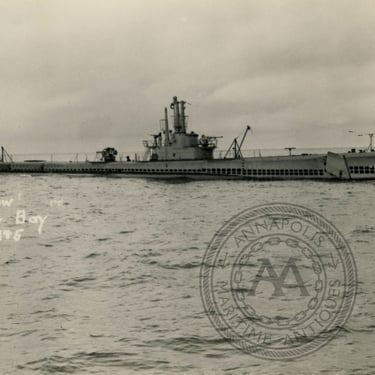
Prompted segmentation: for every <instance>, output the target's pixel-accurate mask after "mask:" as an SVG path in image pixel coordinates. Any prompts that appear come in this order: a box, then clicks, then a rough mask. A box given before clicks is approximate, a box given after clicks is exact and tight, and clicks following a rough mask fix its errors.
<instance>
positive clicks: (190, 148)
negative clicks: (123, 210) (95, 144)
mask: <svg viewBox="0 0 375 375" xmlns="http://www.w3.org/2000/svg"><path fill="white" fill-rule="evenodd" d="M169 107H170V109H171V110H172V112H173V126H170V124H169V121H168V108H164V119H163V120H162V127H161V131H160V132H158V133H157V134H154V135H153V136H152V139H151V140H146V141H143V146H144V149H145V152H144V155H143V157H142V159H140V158H138V157H137V158H134V160H131V159H130V157H127V158H126V160H117V157H118V152H117V150H116V149H115V148H113V147H106V148H104V149H103V150H101V151H98V152H97V158H96V160H93V161H89V160H86V161H70V162H68V161H67V162H62V161H46V160H37V159H32V160H25V161H22V162H18V161H14V160H13V158H12V156H11V155H10V154H8V152H7V151H6V150H5V148H4V147H2V148H1V159H0V173H2V174H12V173H23V174H41V173H44V174H67V175H73V174H92V175H103V174H107V175H108V174H111V175H120V176H122V177H145V178H190V179H202V180H203V179H242V180H243V179H247V180H301V179H302V180H343V181H348V180H372V179H375V151H374V149H373V147H372V135H373V134H369V135H370V145H369V147H368V149H366V150H360V152H358V151H357V150H356V149H351V150H349V151H348V152H347V153H335V152H327V153H325V154H301V155H296V154H294V155H292V152H291V151H292V149H293V148H287V149H289V155H283V156H261V155H259V156H254V157H244V155H243V153H242V145H243V143H244V140H245V138H246V136H247V134H248V132H249V130H251V128H250V126H247V127H246V129H245V131H244V134H243V136H242V139H241V140H239V139H238V138H239V137H237V138H235V139H234V140H233V142H232V144H231V146H230V147H229V149H228V151H227V152H226V153H225V155H224V156H223V157H214V150H215V149H216V148H217V144H218V138H221V137H216V136H206V135H201V136H199V135H198V134H197V133H195V132H194V131H188V129H187V115H186V102H185V101H183V100H178V98H177V97H176V96H174V97H173V101H172V103H171V104H170V106H169Z"/></svg>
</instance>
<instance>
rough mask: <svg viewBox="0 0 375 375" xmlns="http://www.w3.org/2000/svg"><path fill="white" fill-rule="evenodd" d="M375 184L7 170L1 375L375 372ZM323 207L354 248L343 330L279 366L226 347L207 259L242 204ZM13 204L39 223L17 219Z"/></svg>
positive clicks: (0, 255) (0, 264)
mask: <svg viewBox="0 0 375 375" xmlns="http://www.w3.org/2000/svg"><path fill="white" fill-rule="evenodd" d="M374 187H375V182H361V183H358V182H357V183H355V182H347V183H339V182H337V183H336V182H311V181H309V182H307V181H305V182H304V181H300V182H299V181H279V182H270V181H267V182H262V181H256V182H249V181H204V182H199V181H198V182H197V181H195V182H182V181H174V182H164V181H157V180H143V179H126V178H114V177H113V178H111V177H90V176H74V177H69V176H58V175H56V176H55V175H54V176H48V175H42V176H33V177H31V176H26V175H24V176H22V175H9V176H5V175H4V176H2V185H1V189H0V198H2V199H4V198H11V197H13V198H14V201H13V202H12V205H11V207H0V217H1V218H2V219H3V220H2V221H0V229H3V230H4V229H9V230H11V231H12V233H13V232H14V231H15V230H16V229H18V228H24V230H25V231H24V232H23V233H22V238H21V240H20V241H18V242H16V241H14V240H6V239H4V238H3V240H2V241H1V242H0V246H1V247H0V249H1V251H0V286H1V288H0V296H1V305H0V314H1V315H0V316H1V325H0V348H1V350H0V373H1V374H50V373H72V374H140V373H141V374H171V373H186V374H253V373H254V374H255V373H256V374H321V373H322V374H374V373H375V360H374V356H373V345H374V342H375V340H374V337H375V336H374V331H375V323H374V317H375V277H374V271H373V270H374V269H375V260H374V259H375V257H374V255H373V252H374V249H373V241H374V239H375V224H374V223H375V220H374V219H375V212H374V208H373V202H374V199H375V189H374ZM276 201H279V202H289V203H296V204H301V205H304V206H307V207H309V208H311V209H314V210H316V211H318V212H320V213H321V214H322V215H324V216H325V217H326V218H328V219H329V220H330V221H332V222H333V223H334V224H335V225H336V226H337V227H338V228H339V229H340V231H341V232H342V233H343V235H344V236H345V237H346V239H347V240H348V242H349V244H350V246H351V248H352V250H353V253H354V256H355V259H356V262H357V267H358V276H359V283H358V296H357V302H356V305H355V308H354V311H353V313H352V316H351V318H350V320H349V321H348V323H347V324H346V326H345V329H344V330H342V331H341V332H340V333H339V335H338V336H337V337H336V338H335V339H334V340H333V341H331V342H330V343H329V344H328V345H326V346H325V347H324V348H323V349H321V350H319V351H318V352H316V353H314V354H312V355H309V356H307V357H304V358H302V359H300V360H295V361H288V362H272V361H266V360H261V359H256V358H254V357H252V356H249V355H246V354H243V353H242V352H239V351H238V350H236V349H234V348H233V347H232V346H231V345H229V344H228V343H227V342H225V341H224V340H223V339H222V338H221V337H220V336H219V334H218V333H217V332H216V331H215V329H214V328H213V327H212V326H211V324H210V322H209V320H208V318H207V316H206V315H205V313H204V311H203V307H202V303H201V299H200V292H199V271H200V262H201V259H202V257H203V254H204V251H205V249H206V247H207V244H208V242H209V241H210V239H211V237H212V236H213V234H214V232H215V231H216V230H217V229H218V228H219V227H220V226H221V225H222V224H223V223H224V222H225V221H226V220H227V219H229V218H230V217H231V216H233V215H235V214H236V213H238V212H239V211H241V210H243V209H244V208H247V207H251V206H254V205H257V204H262V203H271V202H276ZM18 209H25V212H26V215H27V217H28V216H29V215H33V216H38V215H40V216H42V217H44V216H46V215H47V216H48V217H47V219H46V220H45V223H44V226H43V227H42V228H41V234H39V233H38V227H39V226H38V223H35V224H34V223H25V224H23V225H22V224H20V225H15V214H16V211H17V210H18Z"/></svg>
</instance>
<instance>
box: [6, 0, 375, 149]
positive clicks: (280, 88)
mask: <svg viewBox="0 0 375 375" xmlns="http://www.w3.org/2000/svg"><path fill="white" fill-rule="evenodd" d="M374 21H375V7H374V6H373V3H372V2H371V1H365V0H361V1H358V2H354V1H345V0H340V1H336V0H332V1H325V0H321V1H296V0H290V1H281V0H279V1H260V0H258V1H241V0H237V1H233V2H230V3H229V2H227V1H224V0H216V1H208V0H205V1H202V0H193V1H189V2H183V1H171V0H158V1H147V0H137V1H135V0H128V1H120V0H107V1H99V0H74V1H73V0H65V1H62V0H54V1H50V2H36V1H27V0H25V1H21V0H16V1H12V2H3V3H2V4H1V5H0V25H1V26H0V28H1V32H0V45H1V49H2V53H1V57H2V58H1V59H0V73H1V76H2V85H1V87H0V100H1V103H2V110H1V111H0V121H1V128H2V142H3V144H4V145H5V146H6V147H7V148H8V149H10V150H11V151H12V152H21V151H24V150H27V151H30V152H31V151H41V150H43V151H45V152H52V151H56V150H58V151H69V152H70V151H72V152H73V151H75V152H78V151H80V150H84V151H95V150H96V149H98V148H99V147H101V146H103V147H104V146H105V145H106V144H108V145H113V146H115V147H117V148H118V149H119V150H124V151H125V150H132V151H133V150H139V149H140V148H142V145H141V140H142V139H144V138H145V137H147V136H148V135H149V134H151V133H154V132H155V131H157V130H158V129H159V118H161V117H162V116H163V108H164V106H168V105H169V101H170V100H171V98H172V96H173V95H178V96H179V97H181V98H184V99H186V100H188V101H189V102H191V103H192V104H193V105H192V106H191V107H190V106H189V107H188V111H189V114H190V119H189V120H190V126H192V127H193V128H194V130H196V131H200V132H202V133H205V134H215V135H218V134H222V135H224V136H225V137H226V140H225V141H224V144H226V143H230V138H232V137H234V136H236V135H237V134H238V133H240V132H242V129H243V127H244V126H245V125H246V124H247V123H251V124H252V125H253V127H254V128H255V132H256V133H257V136H258V138H259V141H260V143H262V145H264V146H268V147H284V146H285V145H286V144H289V143H290V142H291V139H292V141H293V144H294V145H295V146H298V147H307V146H311V147H314V146H315V147H317V146H322V147H325V146H329V145H332V146H340V145H348V143H350V142H352V139H348V137H347V129H348V128H353V127H357V128H358V129H360V131H369V130H373V119H374V115H375V113H374V112H375V110H374V105H373V103H374V93H375V79H374V78H375V56H374V55H375V48H374V45H375V26H374V25H375V22H374ZM104 142H105V143H104Z"/></svg>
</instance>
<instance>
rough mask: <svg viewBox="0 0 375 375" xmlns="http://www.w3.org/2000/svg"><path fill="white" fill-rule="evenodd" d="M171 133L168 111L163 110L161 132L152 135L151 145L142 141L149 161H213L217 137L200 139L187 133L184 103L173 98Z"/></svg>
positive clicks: (202, 137)
mask: <svg viewBox="0 0 375 375" xmlns="http://www.w3.org/2000/svg"><path fill="white" fill-rule="evenodd" d="M170 109H171V110H172V111H173V131H172V130H170V129H169V122H168V109H167V108H165V109H164V119H163V124H164V125H163V127H162V132H160V133H159V134H156V135H154V136H153V137H154V140H153V142H152V143H150V142H149V141H144V145H145V147H146V148H147V149H148V151H149V154H150V160H207V159H213V150H214V149H215V148H216V145H217V137H206V136H204V135H202V136H201V137H200V138H199V136H198V134H197V133H195V132H193V131H191V132H190V133H189V132H187V117H188V116H186V113H185V110H186V102H185V101H183V100H181V101H178V99H177V96H174V97H173V101H172V103H171V105H170Z"/></svg>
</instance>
